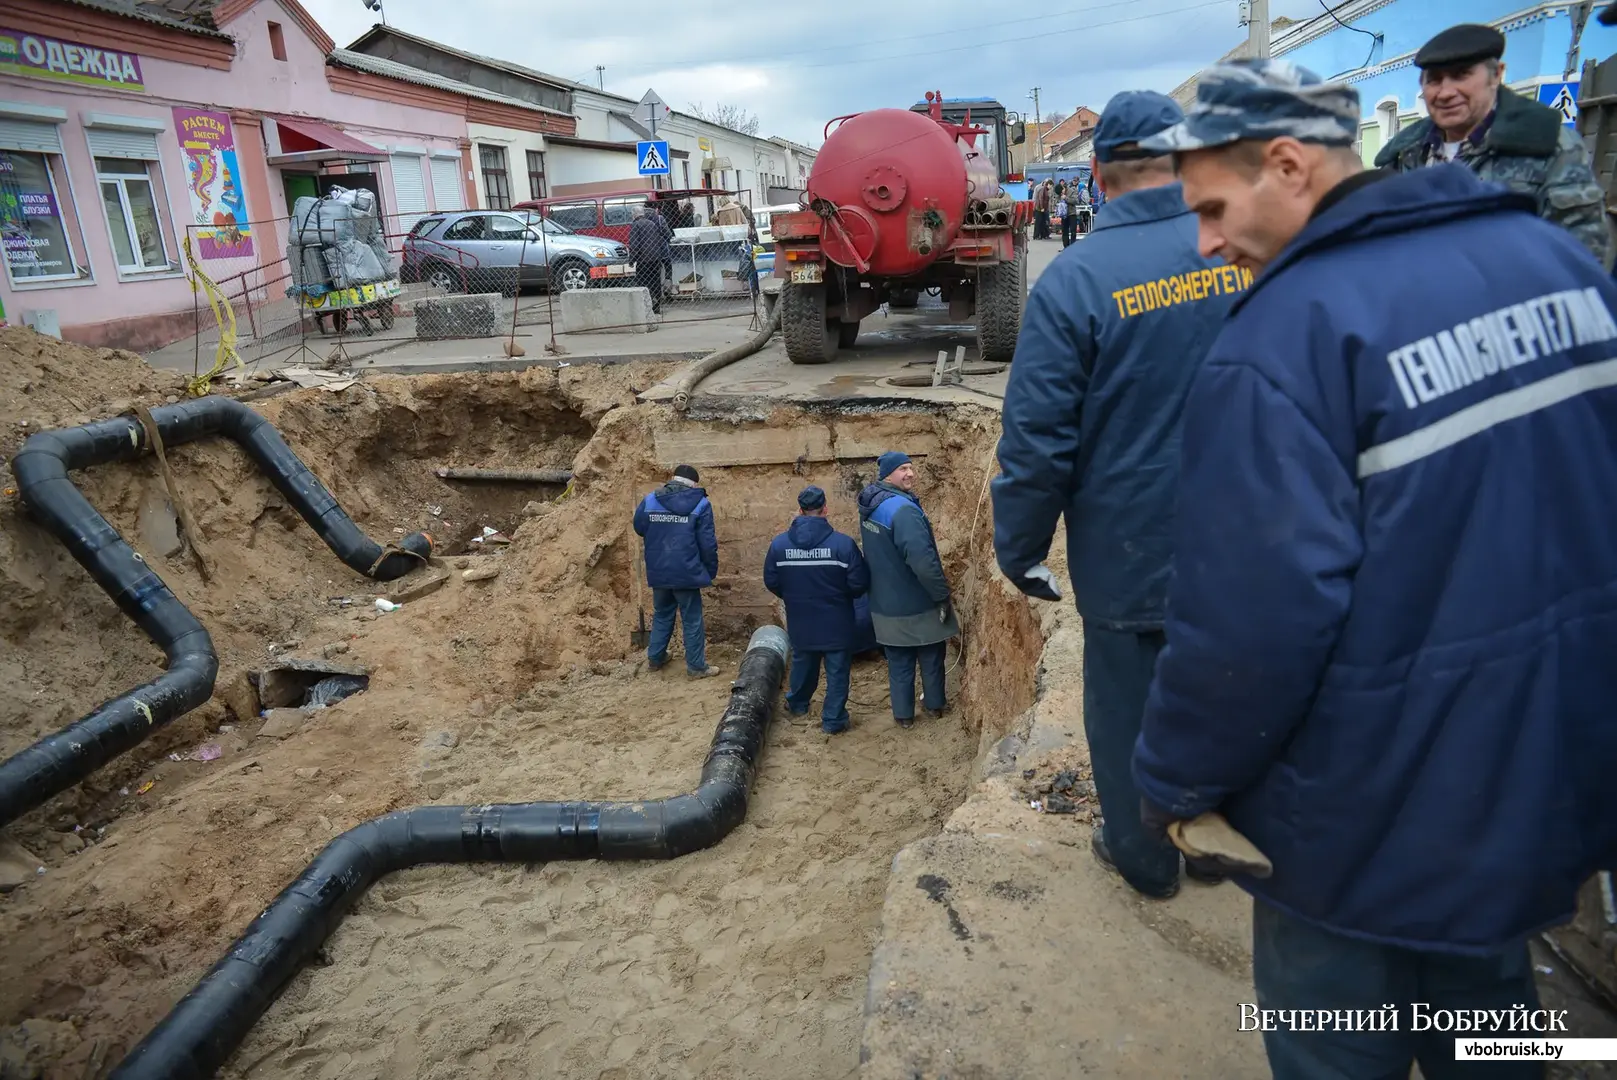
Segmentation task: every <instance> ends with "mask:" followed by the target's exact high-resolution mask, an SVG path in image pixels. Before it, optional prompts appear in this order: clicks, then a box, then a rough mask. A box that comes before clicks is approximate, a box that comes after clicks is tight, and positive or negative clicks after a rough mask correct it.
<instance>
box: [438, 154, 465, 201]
mask: <svg viewBox="0 0 1617 1080" xmlns="http://www.w3.org/2000/svg"><path fill="white" fill-rule="evenodd" d="M432 201H433V202H434V203H435V204H436V206H437V209H439V210H466V209H469V207H467V205H466V189H465V188H464V187H462V186H461V183H460V158H458V157H456V158H439V157H435V158H433V159H432Z"/></svg>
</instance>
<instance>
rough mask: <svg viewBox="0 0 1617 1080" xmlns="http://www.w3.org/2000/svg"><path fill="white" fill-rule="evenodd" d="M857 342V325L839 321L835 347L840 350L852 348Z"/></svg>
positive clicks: (856, 323)
mask: <svg viewBox="0 0 1617 1080" xmlns="http://www.w3.org/2000/svg"><path fill="white" fill-rule="evenodd" d="M858 340H859V323H858V322H857V321H855V322H847V321H846V320H839V321H838V322H837V347H838V348H841V349H851V348H853V343H854V342H855V341H858Z"/></svg>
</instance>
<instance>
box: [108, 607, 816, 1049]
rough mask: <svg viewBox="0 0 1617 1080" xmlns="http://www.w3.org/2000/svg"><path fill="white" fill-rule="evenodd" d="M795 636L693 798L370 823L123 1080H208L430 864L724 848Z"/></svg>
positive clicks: (271, 918) (249, 935)
mask: <svg viewBox="0 0 1617 1080" xmlns="http://www.w3.org/2000/svg"><path fill="white" fill-rule="evenodd" d="M790 651H791V646H790V645H789V644H788V642H787V639H786V632H785V631H784V630H782V629H780V628H779V627H777V626H765V627H762V628H760V629H759V630H758V631H757V632H755V633H754V634H753V635H752V640H751V641H750V642H749V643H748V646H747V653H746V655H745V656H744V657H743V658H742V660H741V670H740V673H739V674H738V675H737V676H736V680H735V682H734V683H733V684H732V685H731V688H730V701H729V704H727V705H726V706H725V709H724V715H723V716H722V717H721V718H720V719H719V726H718V730H716V731H715V732H714V733H713V745H712V748H711V749H709V750H708V754H707V760H706V761H705V762H704V763H703V765H702V780H701V783H699V784H698V785H697V787H696V790H695V791H694V792H692V793H690V794H688V795H674V796H671V797H669V798H666V799H651V800H646V801H642V802H535V803H514V804H509V805H504V806H497V805H486V806H419V807H416V808H415V809H413V810H397V811H394V812H393V813H391V814H385V815H383V816H382V817H379V818H372V819H371V820H370V821H367V822H364V823H363V824H360V825H356V826H355V827H354V828H352V829H349V830H348V831H347V832H345V833H343V834H342V835H341V836H339V837H337V838H336V839H335V840H333V841H332V842H331V843H329V844H327V845H326V846H325V849H324V850H322V851H321V852H320V854H319V855H317V856H315V859H314V861H313V862H312V863H310V864H309V867H308V869H306V870H305V871H304V872H303V873H302V875H300V876H299V877H298V879H297V880H296V881H294V882H292V884H290V885H288V886H287V887H286V888H284V889H282V890H281V894H280V895H279V896H277V897H276V898H275V899H274V900H273V901H271V902H270V905H269V906H268V907H267V908H265V909H264V911H263V912H262V913H261V914H260V915H259V916H258V918H256V919H254V920H253V922H252V925H250V926H249V927H248V928H247V932H246V933H245V934H243V935H242V936H241V937H239V938H237V939H236V943H235V944H234V945H232V946H231V947H230V949H229V950H228V951H227V952H226V953H225V955H224V956H223V957H222V958H220V960H219V962H218V963H217V964H215V965H214V966H213V969H212V970H211V971H209V972H208V974H207V975H205V976H203V978H202V981H201V982H199V983H197V985H196V986H195V987H194V988H192V990H191V992H190V993H188V994H186V995H185V997H184V998H182V999H181V1000H180V1003H179V1004H178V1005H176V1006H174V1008H173V1009H172V1010H170V1011H169V1014H168V1016H166V1017H164V1018H163V1021H162V1022H161V1023H160V1024H158V1025H157V1027H155V1028H153V1029H152V1031H151V1034H149V1035H147V1036H146V1038H144V1039H142V1040H141V1042H140V1044H139V1045H138V1046H136V1047H135V1048H134V1050H132V1051H130V1053H129V1056H127V1057H126V1058H124V1060H123V1061H122V1062H121V1063H120V1064H119V1066H118V1068H117V1069H116V1070H115V1071H114V1072H113V1073H112V1076H111V1077H110V1078H109V1080H202V1078H204V1077H211V1076H213V1075H214V1073H215V1072H216V1071H217V1070H218V1069H219V1067H220V1066H221V1065H223V1064H224V1063H225V1061H226V1060H227V1059H229V1057H230V1055H231V1054H233V1053H234V1052H235V1051H236V1048H237V1047H238V1046H240V1045H241V1042H242V1040H243V1039H245V1038H246V1037H247V1033H248V1032H249V1031H250V1030H252V1027H253V1025H254V1024H255V1023H257V1022H258V1020H259V1018H260V1017H261V1016H263V1015H264V1013H265V1012H267V1011H268V1010H269V1007H270V1005H271V1004H273V1003H274V1001H275V999H276V998H277V997H278V996H280V993H281V990H282V989H283V988H284V987H285V986H286V984H287V982H288V981H289V980H290V979H291V978H292V976H293V975H295V974H297V972H298V970H299V969H300V968H301V967H302V966H303V965H304V964H305V963H307V962H308V961H309V959H310V958H311V957H313V956H314V954H315V953H316V952H317V951H318V950H319V948H320V946H321V945H323V944H324V943H325V941H326V938H327V937H329V936H330V934H331V932H332V931H333V930H335V929H336V927H337V924H338V923H339V922H341V921H342V918H343V916H344V915H346V914H347V912H348V910H349V908H351V907H353V905H354V903H355V901H357V900H358V899H359V897H360V896H361V895H362V894H363V893H364V892H365V890H366V889H369V888H370V887H371V885H373V884H374V883H375V882H376V881H377V880H378V879H379V878H381V877H382V876H383V875H384V874H391V873H393V872H394V871H396V870H405V869H408V868H410V867H413V866H421V865H423V864H426V863H465V862H524V863H537V862H551V861H554V860H557V859H674V858H678V857H679V856H681V855H687V854H689V853H691V852H693V851H700V850H701V849H703V848H708V847H712V846H713V845H714V844H717V843H718V842H719V841H720V840H722V839H724V837H725V836H726V835H727V834H728V833H729V832H730V830H731V829H734V828H735V827H736V826H737V825H739V824H740V823H741V821H742V819H743V818H745V817H746V816H747V792H748V789H749V788H751V786H752V779H753V774H754V772H755V771H756V768H757V764H758V755H759V752H760V751H761V750H762V749H763V743H764V735H765V732H766V731H767V729H768V727H769V721H770V718H771V716H772V715H773V713H774V707H775V699H776V697H777V696H778V695H779V693H780V684H781V680H782V679H783V678H784V677H785V674H786V658H787V656H788V655H789V654H790Z"/></svg>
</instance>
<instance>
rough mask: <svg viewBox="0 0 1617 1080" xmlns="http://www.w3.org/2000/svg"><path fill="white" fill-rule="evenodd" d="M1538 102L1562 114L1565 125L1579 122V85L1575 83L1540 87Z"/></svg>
mask: <svg viewBox="0 0 1617 1080" xmlns="http://www.w3.org/2000/svg"><path fill="white" fill-rule="evenodd" d="M1538 100H1539V104H1541V105H1548V106H1549V107H1550V108H1552V109H1554V110H1555V111H1556V112H1558V113H1560V114H1561V122H1562V123H1563V124H1567V125H1569V126H1570V125H1572V124H1576V123H1577V122H1578V84H1577V83H1575V82H1547V83H1540V84H1539V87H1538Z"/></svg>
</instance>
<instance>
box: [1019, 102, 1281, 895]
mask: <svg viewBox="0 0 1617 1080" xmlns="http://www.w3.org/2000/svg"><path fill="white" fill-rule="evenodd" d="M1184 115H1185V114H1184V112H1183V111H1182V110H1181V109H1180V108H1179V105H1178V104H1177V103H1176V102H1175V101H1174V100H1173V99H1172V98H1170V97H1167V96H1166V95H1164V94H1159V93H1155V92H1154V91H1149V90H1125V91H1124V92H1122V93H1120V94H1118V95H1117V96H1115V97H1113V98H1112V100H1111V101H1109V102H1107V104H1106V110H1105V112H1104V113H1103V114H1102V115H1101V118H1100V123H1099V124H1098V125H1097V126H1096V128H1095V140H1094V141H1095V159H1096V165H1095V168H1096V170H1097V173H1098V177H1099V183H1100V187H1101V189H1102V190H1104V191H1106V192H1107V193H1108V194H1110V195H1111V196H1112V202H1111V204H1110V206H1109V207H1108V209H1107V211H1106V213H1105V214H1104V215H1102V216H1101V217H1100V218H1099V219H1097V221H1096V222H1095V227H1094V230H1093V231H1092V232H1091V233H1090V234H1089V237H1088V239H1086V240H1085V241H1084V242H1083V243H1082V244H1080V245H1078V246H1077V247H1075V248H1072V249H1070V250H1068V251H1067V252H1065V253H1064V254H1063V255H1062V256H1061V257H1060V258H1058V259H1057V260H1056V261H1055V263H1054V264H1053V265H1052V266H1051V267H1050V269H1048V270H1046V271H1045V272H1044V274H1043V275H1042V276H1041V277H1040V278H1039V280H1038V283H1037V284H1036V285H1035V286H1034V288H1033V292H1032V294H1031V295H1030V296H1029V297H1028V308H1027V317H1026V318H1025V319H1024V320H1023V323H1022V334H1021V337H1019V338H1018V339H1017V343H1016V358H1015V359H1016V362H1015V363H1014V364H1012V365H1011V378H1010V384H1009V385H1008V386H1007V387H1006V391H1005V408H1004V422H1003V424H1002V427H1001V430H1002V432H1003V434H1002V435H1001V436H1000V442H999V461H1000V469H1001V471H1000V475H999V476H998V478H996V479H995V480H994V485H993V491H994V551H995V554H996V555H997V556H998V558H999V565H1000V568H1001V569H1003V570H1004V571H1005V575H1006V576H1007V577H1008V578H1009V579H1010V580H1011V582H1012V583H1013V584H1014V585H1016V586H1017V587H1018V588H1020V589H1021V590H1022V591H1023V592H1024V593H1026V594H1028V595H1029V596H1031V597H1034V598H1035V599H1039V600H1058V599H1060V593H1059V591H1058V590H1057V588H1056V584H1055V581H1054V579H1053V578H1052V576H1051V574H1050V571H1049V570H1048V569H1047V568H1046V567H1045V565H1044V560H1045V558H1046V557H1047V556H1048V555H1049V552H1050V541H1051V538H1052V537H1054V535H1055V531H1056V523H1057V522H1058V521H1061V520H1065V522H1066V531H1067V567H1068V570H1069V572H1070V574H1071V577H1072V586H1073V592H1074V594H1075V596H1076V599H1077V602H1078V613H1079V614H1080V615H1081V616H1083V624H1084V732H1085V734H1086V735H1087V737H1088V741H1089V758H1090V763H1091V765H1092V767H1093V769H1094V779H1095V788H1096V792H1097V794H1098V795H1099V796H1100V807H1101V813H1102V814H1103V815H1104V816H1103V819H1102V821H1101V822H1100V823H1099V826H1098V827H1097V828H1096V829H1095V831H1094V833H1093V834H1092V837H1091V840H1090V844H1091V847H1092V849H1093V851H1094V853H1095V858H1096V859H1098V860H1099V861H1100V863H1101V865H1102V866H1104V867H1105V868H1107V869H1108V870H1113V871H1115V872H1117V873H1119V874H1120V875H1121V876H1122V878H1123V879H1124V880H1125V881H1127V882H1128V883H1129V885H1131V886H1132V887H1133V888H1134V889H1135V890H1136V891H1138V892H1140V893H1142V894H1144V895H1146V896H1150V897H1153V898H1156V899H1167V898H1169V897H1171V896H1173V895H1175V894H1176V893H1177V892H1178V891H1179V852H1178V851H1177V850H1175V849H1174V847H1173V845H1172V844H1169V843H1168V842H1167V841H1166V840H1164V839H1163V838H1162V837H1160V836H1153V835H1151V834H1148V833H1147V832H1146V831H1145V830H1144V829H1143V828H1142V826H1141V823H1140V815H1139V803H1140V793H1139V791H1138V790H1137V789H1136V788H1135V786H1134V781H1133V779H1132V777H1131V776H1130V775H1129V762H1130V759H1131V757H1132V755H1133V753H1134V740H1135V739H1136V738H1137V737H1138V736H1139V734H1140V717H1141V715H1142V714H1143V713H1144V712H1145V695H1146V691H1147V690H1148V689H1149V688H1150V685H1151V669H1152V667H1153V666H1154V665H1155V664H1156V660H1157V654H1158V653H1159V652H1160V651H1161V649H1162V643H1163V637H1162V620H1163V603H1164V601H1165V598H1166V595H1167V589H1168V577H1169V575H1170V573H1171V570H1172V565H1173V548H1172V545H1171V538H1170V534H1171V531H1172V530H1171V526H1172V523H1173V515H1174V504H1175V502H1176V500H1177V498H1178V481H1179V420H1180V416H1181V414H1182V412H1183V409H1184V404H1185V396H1186V395H1187V394H1188V393H1189V392H1190V384H1191V380H1192V379H1193V378H1194V377H1195V375H1196V369H1197V368H1198V367H1199V366H1200V365H1201V360H1202V357H1203V356H1205V355H1206V353H1207V350H1208V349H1209V348H1210V347H1211V346H1212V344H1213V339H1214V338H1215V337H1217V336H1218V331H1219V328H1220V327H1221V326H1222V325H1223V322H1224V316H1225V315H1227V314H1228V313H1229V310H1230V305H1231V304H1232V303H1233V302H1234V299H1235V297H1236V296H1237V295H1239V293H1240V292H1241V291H1242V290H1243V289H1245V288H1246V287H1247V286H1248V284H1249V283H1250V282H1251V274H1250V273H1248V272H1247V271H1245V270H1242V269H1239V268H1237V267H1233V266H1223V265H1219V264H1218V263H1215V262H1213V261H1211V260H1209V259H1205V258H1203V257H1202V256H1201V255H1199V254H1197V252H1196V218H1195V215H1193V214H1192V213H1191V212H1190V210H1189V209H1188V208H1187V207H1186V206H1185V200H1184V198H1183V197H1182V196H1181V194H1180V189H1179V185H1178V184H1177V183H1175V182H1174V175H1173V158H1172V156H1171V155H1169V154H1166V153H1164V152H1163V151H1160V150H1142V149H1140V140H1141V139H1144V138H1146V137H1148V136H1151V135H1155V134H1157V133H1158V132H1160V131H1162V130H1164V129H1165V128H1170V127H1172V126H1173V125H1175V124H1177V123H1179V122H1180V121H1181V120H1183V119H1184ZM1076 186H1077V185H1076V182H1075V183H1074V187H1076ZM1190 876H1191V877H1192V878H1198V877H1200V878H1202V879H1203V880H1204V881H1206V876H1204V875H1201V874H1200V871H1199V870H1197V869H1196V868H1194V867H1193V868H1192V869H1191V870H1190Z"/></svg>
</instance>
